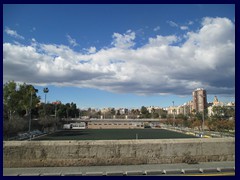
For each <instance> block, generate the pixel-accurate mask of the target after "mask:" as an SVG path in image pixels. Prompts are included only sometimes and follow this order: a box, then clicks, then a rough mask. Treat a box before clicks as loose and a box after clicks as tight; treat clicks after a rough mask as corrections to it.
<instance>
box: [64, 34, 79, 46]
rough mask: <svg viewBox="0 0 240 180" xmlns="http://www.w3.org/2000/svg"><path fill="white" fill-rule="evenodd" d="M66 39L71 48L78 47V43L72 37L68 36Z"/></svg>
mask: <svg viewBox="0 0 240 180" xmlns="http://www.w3.org/2000/svg"><path fill="white" fill-rule="evenodd" d="M66 37H67V40H68V42H69V44H70V45H71V46H73V47H75V46H77V45H78V43H77V41H76V40H75V39H73V38H72V37H71V36H70V35H68V34H67V35H66Z"/></svg>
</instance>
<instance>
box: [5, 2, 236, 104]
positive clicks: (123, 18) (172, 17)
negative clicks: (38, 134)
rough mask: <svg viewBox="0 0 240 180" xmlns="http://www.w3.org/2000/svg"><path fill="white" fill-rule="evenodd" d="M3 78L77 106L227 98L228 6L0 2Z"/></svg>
mask: <svg viewBox="0 0 240 180" xmlns="http://www.w3.org/2000/svg"><path fill="white" fill-rule="evenodd" d="M10 80H14V81H15V82H17V83H23V82H25V83H28V84H32V85H34V86H35V87H36V88H37V89H39V93H38V95H39V96H41V100H42V101H44V93H43V88H44V87H48V88H49V93H48V94H47V101H48V102H53V101H56V100H60V101H61V102H62V103H68V102H69V103H71V102H74V103H76V104H77V106H78V107H79V108H88V107H94V108H103V107H115V108H120V107H127V108H140V107H141V106H160V107H168V106H172V102H173V101H174V104H175V105H181V104H183V103H185V102H188V101H190V100H192V91H193V90H195V89H196V88H204V89H206V91H207V94H208V97H207V100H208V102H212V101H213V97H214V96H215V95H216V96H218V99H219V101H223V102H230V101H235V5H234V4H222V5H221V4H212V5H211V4H205V5H204V4H190V5H188V4H180V5H179V4H178V5H174V4H152V5H151V4H128V5H124V4H121V5H108V4H98V5H96V4H95V5H87V4H73V5H67V4H62V5H57V4H53V5H50V4H46V5H26V4H22V5H14V4H12V5H10V4H9V5H3V83H6V82H7V81H10Z"/></svg>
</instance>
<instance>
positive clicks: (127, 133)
mask: <svg viewBox="0 0 240 180" xmlns="http://www.w3.org/2000/svg"><path fill="white" fill-rule="evenodd" d="M136 134H137V136H138V139H176V138H196V137H195V136H192V135H186V134H182V133H178V132H173V131H168V130H165V129H82V130H63V131H59V132H55V133H53V134H49V135H46V136H43V137H40V138H37V139H35V140H121V139H136Z"/></svg>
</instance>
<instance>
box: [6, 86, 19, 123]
mask: <svg viewBox="0 0 240 180" xmlns="http://www.w3.org/2000/svg"><path fill="white" fill-rule="evenodd" d="M18 98H19V96H18V94H17V85H16V83H15V82H14V81H9V82H7V83H5V84H4V85H3V104H4V108H5V111H6V112H7V119H9V121H11V120H12V115H13V113H15V112H16V111H17V109H18V102H19V99H18Z"/></svg>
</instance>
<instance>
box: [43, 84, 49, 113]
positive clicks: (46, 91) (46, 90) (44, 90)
mask: <svg viewBox="0 0 240 180" xmlns="http://www.w3.org/2000/svg"><path fill="white" fill-rule="evenodd" d="M48 91H49V89H48V88H47V87H46V88H43V92H44V93H45V106H44V111H45V116H46V99H47V93H48Z"/></svg>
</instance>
